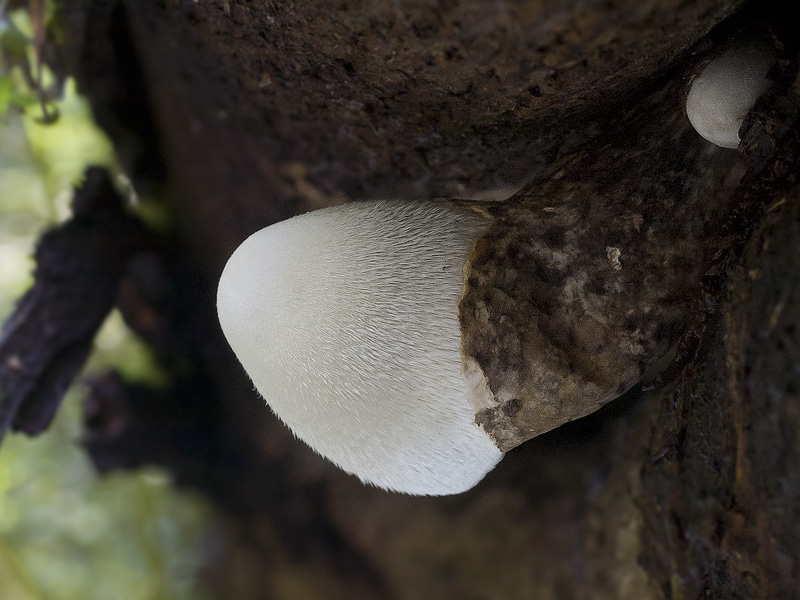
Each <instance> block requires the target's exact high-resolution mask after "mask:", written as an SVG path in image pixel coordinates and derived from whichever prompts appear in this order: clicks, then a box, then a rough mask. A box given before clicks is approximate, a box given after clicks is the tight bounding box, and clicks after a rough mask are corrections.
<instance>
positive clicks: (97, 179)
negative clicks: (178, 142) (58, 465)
mask: <svg viewBox="0 0 800 600" xmlns="http://www.w3.org/2000/svg"><path fill="white" fill-rule="evenodd" d="M73 212H74V216H73V217H72V218H71V219H70V220H69V221H67V222H66V223H64V224H63V225H61V226H59V227H57V228H54V229H51V230H49V231H47V232H46V233H45V234H44V235H43V236H42V238H41V239H40V240H39V243H38V245H37V248H36V252H35V259H36V270H35V272H34V276H35V282H34V284H33V287H32V288H31V289H30V290H29V291H28V292H27V293H26V294H25V295H24V296H23V297H22V298H21V299H20V300H19V302H18V304H17V307H16V309H15V310H14V312H13V314H12V315H11V316H10V317H9V318H8V320H7V321H6V323H5V325H4V326H3V329H2V332H0V439H2V436H4V435H5V432H6V431H7V430H8V429H9V428H11V429H12V430H14V431H21V432H24V433H26V434H28V435H38V434H39V433H41V432H42V431H43V430H44V429H46V428H47V427H48V425H49V424H50V422H51V421H52V419H53V417H54V415H55V412H56V410H57V409H58V407H59V405H60V404H61V400H62V398H63V397H64V394H65V393H66V391H67V388H68V387H69V385H70V383H71V382H72V381H73V379H74V378H75V376H76V375H77V373H78V372H79V370H80V369H81V367H82V366H83V363H84V362H85V361H86V358H87V356H88V355H89V351H90V350H91V346H92V340H93V339H94V337H95V335H96V333H97V331H98V329H99V328H100V325H101V324H102V323H103V320H104V319H105V318H106V316H107V315H108V313H109V312H110V311H111V309H112V307H113V306H114V302H115V299H116V294H117V284H118V281H119V278H120V275H121V273H122V271H123V269H124V267H125V265H126V263H127V261H128V259H129V258H130V256H131V255H132V254H133V253H134V252H135V251H136V250H137V249H138V248H140V247H141V246H142V245H143V244H144V238H145V235H144V234H145V231H144V228H143V227H142V225H141V224H140V223H139V221H137V220H136V219H135V218H133V217H131V216H129V215H127V214H126V213H125V211H124V207H123V201H122V199H121V198H120V197H119V196H118V195H117V193H116V191H115V190H114V188H113V186H112V185H111V181H110V180H109V177H108V174H107V173H106V172H105V171H104V170H102V169H99V168H90V169H89V170H88V171H87V172H86V179H85V182H84V184H83V186H82V187H81V188H79V189H77V190H76V192H75V199H74V201H73Z"/></svg>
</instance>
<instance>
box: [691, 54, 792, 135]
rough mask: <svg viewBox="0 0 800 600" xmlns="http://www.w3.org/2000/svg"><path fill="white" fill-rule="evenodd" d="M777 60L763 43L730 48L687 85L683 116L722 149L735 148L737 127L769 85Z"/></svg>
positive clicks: (775, 55) (737, 133) (698, 131)
mask: <svg viewBox="0 0 800 600" xmlns="http://www.w3.org/2000/svg"><path fill="white" fill-rule="evenodd" d="M776 60H777V54H776V52H775V49H774V48H773V47H772V46H769V45H767V44H765V43H762V44H750V45H743V46H734V47H732V48H730V49H729V50H727V51H725V52H723V53H722V54H721V55H720V56H718V57H717V58H714V59H713V60H711V61H710V62H709V63H708V64H707V65H706V66H705V68H704V69H703V70H702V71H701V73H700V74H699V75H697V77H696V78H695V79H694V81H693V82H692V84H691V89H690V90H689V94H688V95H687V97H686V114H687V115H688V117H689V121H691V123H692V126H693V127H694V128H695V129H696V130H697V133H699V134H700V135H702V136H703V137H704V138H705V139H707V140H708V141H709V142H711V143H712V144H716V145H717V146H722V147H723V148H736V147H738V146H739V141H740V140H739V128H740V127H741V126H742V122H743V121H744V119H745V117H746V116H747V113H749V112H750V109H752V108H753V106H754V105H755V103H756V100H758V98H759V97H760V96H761V95H762V94H763V93H764V92H765V91H767V89H768V88H769V86H770V81H769V80H768V79H767V73H768V72H769V70H770V69H771V68H772V65H774V64H775V61H776Z"/></svg>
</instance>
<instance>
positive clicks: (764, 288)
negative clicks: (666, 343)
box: [61, 0, 800, 599]
mask: <svg viewBox="0 0 800 600" xmlns="http://www.w3.org/2000/svg"><path fill="white" fill-rule="evenodd" d="M65 10H66V13H65V24H66V26H67V36H66V40H67V44H66V46H65V47H64V49H63V52H62V55H61V56H62V60H63V64H64V69H66V70H67V71H69V72H72V73H75V74H76V75H77V77H78V79H79V82H80V85H81V89H82V91H83V92H84V93H85V94H88V95H89V97H90V98H91V99H92V102H93V105H94V107H95V111H96V114H97V117H98V119H99V120H100V122H101V124H102V125H103V126H104V127H105V128H106V130H107V131H108V132H109V133H110V134H111V135H112V137H113V139H114V140H115V143H116V144H117V147H118V149H119V151H120V153H121V154H122V156H123V159H124V160H125V162H126V163H127V165H128V167H129V170H130V172H131V173H132V175H133V176H134V179H135V181H136V182H137V183H138V184H139V185H146V184H147V182H152V181H154V180H155V181H161V182H166V183H167V184H168V185H167V189H168V193H167V194H165V196H166V200H165V202H166V203H168V206H169V208H170V210H171V211H172V214H173V215H174V221H175V224H176V227H177V234H176V239H175V240H173V241H171V242H170V244H168V245H167V246H166V247H168V248H170V250H169V251H165V252H162V253H161V254H160V255H158V256H151V257H150V258H149V259H146V260H144V263H142V264H140V266H139V268H138V269H137V268H133V269H130V270H129V273H128V275H127V278H126V283H124V285H123V286H122V292H121V301H120V302H121V305H122V306H123V308H124V310H125V314H126V318H128V320H129V322H131V323H132V325H133V326H134V327H135V328H136V329H137V330H138V331H139V332H140V333H141V334H142V335H143V336H144V337H145V339H147V340H148V342H150V343H151V345H152V346H153V347H154V348H155V349H156V351H157V353H158V355H159V356H160V358H161V360H162V361H163V362H165V364H168V365H171V367H172V371H173V372H174V373H175V385H174V390H173V393H172V394H168V395H166V396H164V395H163V394H162V395H160V396H157V397H156V395H155V392H152V391H150V390H147V389H146V388H141V387H137V386H135V385H129V384H126V383H125V382H122V381H120V380H118V379H115V378H114V377H113V376H109V378H107V379H103V380H100V381H98V382H97V383H96V385H95V390H96V393H95V394H94V396H93V397H92V399H91V402H90V406H91V411H90V417H91V418H90V419H89V426H90V429H89V447H90V449H91V451H92V453H93V456H94V457H95V459H96V460H97V463H98V465H99V466H101V467H105V468H110V467H114V466H133V465H136V464H140V463H142V462H145V461H156V462H162V463H164V464H167V465H169V466H170V467H171V468H172V469H173V470H174V471H175V472H176V474H177V476H178V477H179V480H181V481H184V482H186V483H189V484H192V485H195V486H197V487H200V488H201V489H203V490H205V491H206V492H207V493H208V494H209V495H210V496H211V497H212V498H214V499H215V500H216V501H217V502H218V503H219V504H220V506H222V507H223V508H225V509H226V510H227V511H228V513H229V514H230V527H229V529H228V531H227V533H226V535H227V536H228V538H229V541H230V544H228V545H227V546H226V547H225V550H224V551H221V553H220V555H219V556H217V557H216V562H215V563H214V565H213V566H212V567H211V569H210V577H211V580H212V581H213V582H215V584H216V585H217V586H218V589H220V590H224V594H223V595H224V596H225V597H231V598H237V599H251V598H253V599H255V598H262V597H263V598H267V597H282V598H305V597H325V598H339V597H341V598H419V597H426V598H636V599H642V598H653V599H656V598H726V599H727V598H776V597H780V598H784V597H785V598H789V597H794V596H795V595H797V593H798V592H797V590H798V589H800V566H798V565H800V543H798V539H800V535H799V534H800V532H798V531H797V529H798V523H800V519H798V518H797V517H798V514H797V513H798V510H800V509H798V506H800V502H798V500H800V470H798V467H797V465H798V464H800V462H798V459H800V444H798V440H797V435H796V432H797V430H798V426H800V410H798V404H797V395H798V390H799V389H800V368H799V367H798V365H799V364H800V350H799V349H800V332H799V331H798V329H797V323H798V320H799V319H800V296H799V295H800V279H798V275H797V270H796V264H797V259H798V252H800V251H799V250H798V248H800V213H798V210H799V209H798V200H800V198H798V196H800V191H798V188H797V187H791V186H789V188H788V189H780V190H779V191H778V192H776V195H775V197H771V198H762V200H765V201H769V209H768V211H767V212H766V217H765V218H764V219H763V222H762V223H761V225H760V226H759V228H758V230H757V231H756V233H755V234H754V235H753V236H752V237H751V238H750V239H749V241H747V244H746V247H745V248H744V250H743V254H742V258H741V259H740V260H738V261H737V262H736V263H735V264H734V265H732V269H731V270H730V272H727V271H725V272H723V275H724V277H726V278H727V279H724V281H725V282H726V285H725V286H724V289H723V290H722V292H721V296H720V295H719V294H717V295H715V296H714V298H713V299H712V304H715V305H716V308H717V309H716V310H715V311H712V312H710V313H706V321H705V322H704V327H703V330H702V333H703V335H702V337H701V341H700V344H699V346H691V348H692V353H693V354H694V360H692V361H685V362H683V363H681V367H682V368H681V369H680V370H679V371H677V373H678V375H677V377H672V378H667V379H668V380H667V381H664V386H663V387H662V388H660V389H658V390H656V391H650V392H642V391H641V390H640V389H635V390H633V391H632V392H630V393H628V394H626V395H625V396H624V397H623V398H622V399H620V400H618V401H616V402H614V403H612V404H611V405H609V406H607V407H606V408H604V409H602V410H601V411H599V412H598V413H595V414H594V415H591V416H589V417H587V418H585V419H582V420H580V421H577V422H573V423H571V424H568V425H566V426H564V427H562V428H560V429H558V430H555V431H552V432H550V433H548V434H545V435H543V436H540V437H538V438H535V439H534V440H531V441H530V442H528V443H526V444H524V445H522V446H520V447H519V448H517V449H516V450H514V451H512V452H510V453H509V454H508V456H507V457H506V458H505V460H504V461H503V462H502V463H501V464H500V466H499V467H498V468H497V469H496V470H495V471H494V472H492V473H491V474H490V475H489V476H488V477H487V479H486V480H485V481H484V482H483V483H482V484H481V485H480V486H478V487H477V488H476V489H474V490H473V491H471V492H469V493H467V494H464V495H462V496H458V497H452V498H444V499H429V498H410V497H404V496H399V495H392V494H388V493H384V492H381V491H379V490H374V489H370V488H366V487H364V486H362V485H360V484H359V483H358V482H357V481H355V480H354V479H353V478H351V477H349V476H346V475H343V474H342V473H340V472H338V471H337V470H336V469H334V468H332V467H331V466H330V465H328V464H327V463H325V462H324V461H323V460H322V459H320V458H318V457H316V456H314V455H313V454H312V453H311V452H310V451H309V450H308V449H307V448H305V447H304V446H303V445H302V444H300V443H298V442H296V441H295V440H293V439H292V438H291V436H290V435H289V434H288V432H287V431H286V429H285V428H283V427H282V426H281V425H280V424H279V423H278V422H276V420H275V419H274V418H273V417H271V416H270V415H269V414H268V412H267V410H266V409H265V408H264V407H263V405H262V402H261V401H260V400H259V399H257V398H256V397H255V396H254V394H253V393H252V390H251V386H250V384H249V383H248V381H247V379H246V378H245V376H244V373H243V372H242V371H241V369H240V368H239V366H238V365H237V364H236V362H235V360H234V359H233V357H232V356H231V355H230V352H229V351H228V350H227V347H226V346H225V344H224V342H223V341H222V339H221V338H220V334H219V332H218V330H217V328H216V325H215V322H214V318H213V298H214V287H215V282H216V278H217V276H218V274H219V271H220V270H221V268H222V265H223V264H224V262H225V260H226V259H227V257H228V256H229V254H230V252H231V251H232V250H233V248H234V247H235V246H236V245H237V244H238V243H239V242H240V241H241V240H242V239H244V237H245V236H246V235H247V234H249V233H251V232H253V231H255V230H256V229H258V228H260V227H263V226H265V225H267V224H269V223H271V222H274V221H277V220H280V219H282V218H285V217H287V216H290V215H291V214H293V213H294V212H298V211H301V210H307V209H310V208H316V207H319V206H322V205H325V204H329V203H334V202H338V201H342V200H343V199H358V198H364V197H380V196H393V197H412V196H413V197H417V198H419V199H426V198H431V197H434V196H451V197H461V198H465V197H471V198H476V197H489V198H492V197H498V196H502V195H510V192H511V191H513V190H514V189H517V188H518V187H520V186H521V185H523V184H524V183H525V182H526V181H528V180H530V179H532V178H533V177H534V176H536V175H537V174H538V173H539V172H541V171H542V170H543V169H544V168H545V167H546V166H547V165H548V164H551V163H552V162H553V161H554V160H555V159H557V158H558V157H561V156H564V155H566V154H568V153H575V154H576V155H580V153H581V152H582V150H581V148H588V147H590V145H596V144H599V143H602V133H603V131H605V130H606V127H605V126H606V125H607V124H608V122H610V121H612V120H613V119H614V118H615V115H617V114H619V112H618V111H621V110H636V108H637V103H638V102H640V101H641V99H642V98H644V97H645V96H646V95H647V94H649V93H651V92H652V91H653V90H657V89H660V88H661V87H663V85H664V84H665V82H667V81H669V80H673V81H674V80H675V79H676V78H680V77H682V76H683V74H684V72H685V70H686V69H687V67H688V66H690V65H691V64H692V63H693V62H694V61H695V60H696V57H697V56H698V55H699V54H701V53H703V52H705V51H707V50H709V49H710V48H713V47H714V45H715V44H717V43H719V42H721V41H724V40H725V39H727V38H728V37H729V36H730V35H731V34H733V33H735V32H736V31H737V30H739V29H740V28H743V27H746V26H752V25H753V23H754V22H755V21H758V20H759V19H766V20H772V21H773V22H777V23H780V22H782V21H784V22H791V18H788V17H787V16H785V15H781V11H785V10H787V9H785V8H783V7H781V3H779V2H776V3H774V5H772V4H769V5H765V4H764V3H752V4H750V5H745V3H744V2H742V1H737V0H728V1H722V2H714V1H710V0H708V1H706V0H698V1H692V2H681V1H678V0H652V1H649V2H640V1H633V0H620V1H616V2H608V1H602V2H600V1H591V0H590V1H589V2H578V1H568V2H560V1H557V0H539V1H534V0H530V1H519V2H494V3H488V2H478V1H469V0H464V1H440V2H423V1H416V0H409V1H407V2H401V3H396V2H395V3H390V2H384V3H379V4H377V5H376V4H375V3H369V2H360V1H355V2H342V3H338V4H336V5H333V6H328V5H325V4H321V3H307V4H300V3H289V2H278V1H275V2H263V3H250V2H244V1H241V2H238V1H235V0H224V1H223V0H220V1H218V2H199V3H195V2H192V1H191V0H185V1H184V0H157V1H144V2H141V1H134V0H101V1H97V0H93V1H89V0H84V2H75V3H70V5H69V6H68V7H65ZM795 16H796V15H795ZM776 17H777V18H776ZM674 101H675V102H679V98H677V97H676V98H674ZM656 116H657V115H656ZM796 168H797V164H796V157H795V158H794V159H793V160H792V161H789V163H788V169H789V172H790V173H789V175H790V177H789V180H791V175H792V174H793V173H794V171H795V170H796ZM783 175H784V176H785V175H786V174H785V173H784V174H783ZM784 181H785V179H784ZM750 225H752V220H748V222H747V223H743V224H742V227H741V228H740V229H739V230H738V232H739V233H740V234H741V236H742V239H743V240H744V239H746V235H747V233H748V227H750ZM153 281H158V282H160V283H158V284H153ZM154 289H155V290H156V292H153V290H154ZM700 295H701V289H700V285H699V282H698V296H700ZM153 315H155V316H157V317H158V319H156V321H155V322H157V323H161V325H160V326H152V324H153V322H154V321H153V319H152V318H144V316H149V317H152V316H153ZM148 324H149V325H148ZM187 365H188V366H187ZM198 382H202V385H198ZM189 406H192V407H193V408H192V410H191V411H190V410H189V409H188V407H189ZM181 419H184V420H185V421H186V423H187V425H186V427H185V428H181V427H178V428H175V427H168V428H164V427H162V426H161V423H163V422H169V423H174V422H175V421H177V420H181ZM112 425H113V426H112ZM187 432H188V433H187ZM195 442H196V443H195Z"/></svg>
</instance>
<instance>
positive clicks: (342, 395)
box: [218, 82, 745, 495]
mask: <svg viewBox="0 0 800 600" xmlns="http://www.w3.org/2000/svg"><path fill="white" fill-rule="evenodd" d="M678 97H679V90H678V85H677V83H675V82H673V83H672V84H668V85H667V86H666V87H665V88H664V89H662V90H661V91H659V92H656V93H653V94H651V95H650V96H649V97H647V98H645V99H644V100H643V101H642V102H641V103H640V105H639V106H637V107H636V108H635V109H634V110H629V111H627V112H622V113H620V114H619V115H618V116H617V117H616V118H615V119H613V120H611V121H609V124H608V125H607V128H606V130H605V131H604V133H603V135H602V139H603V142H602V144H599V143H598V144H597V147H595V148H591V149H588V150H587V149H582V150H581V151H580V152H576V153H573V154H571V155H569V156H565V157H563V158H561V159H559V160H558V161H556V162H555V163H554V164H552V165H551V166H550V167H549V168H548V170H547V171H546V172H545V173H543V174H542V175H541V176H538V177H537V178H536V179H534V180H533V181H531V182H530V183H529V184H528V185H527V186H526V187H525V188H523V189H522V190H521V191H520V192H518V193H517V194H515V195H514V196H513V197H512V198H510V199H508V200H505V201H499V202H487V203H481V202H476V201H448V202H421V203H403V202H394V201H377V202H359V203H353V204H350V205H345V206H341V207H335V208H328V209H323V210H320V211H317V212H313V213H309V214H306V215H302V216H300V217H295V218H293V219H290V220H289V221H285V222H282V223H278V224H276V225H272V226H270V227H267V228H266V229H263V230H261V231H259V232H256V233H255V234H253V235H252V236H251V237H250V238H248V239H247V240H246V241H245V242H244V243H243V244H242V245H241V246H240V247H239V248H238V249H237V250H236V251H235V252H234V254H233V256H232V257H231V258H230V260H229V262H228V264H227V266H226V267H225V270H224V272H223V274H222V277H221V280H220V284H219V290H218V311H219V318H220V323H221V325H222V329H223V331H224V333H225V335H226V337H227V339H228V341H229V342H230V344H231V346H232V348H233V350H234V352H235V353H236V355H237V357H238V358H239V360H240V361H241V363H242V364H243V366H244V368H245V370H246V371H247V373H248V374H249V375H250V377H251V379H252V380H253V382H254V384H255V386H256V388H257V390H258V391H259V392H260V393H261V395H262V396H263V397H264V398H265V399H266V401H267V402H268V403H269V405H270V406H271V407H272V409H273V410H274V411H275V412H276V413H277V415H278V416H279V417H280V418H281V419H282V420H284V421H285V422H286V424H288V425H289V427H290V428H291V429H292V430H293V431H294V433H295V434H296V435H297V436H298V437H299V438H300V439H302V440H303V441H305V442H306V443H308V444H309V445H310V446H311V447H312V448H314V449H315V450H316V451H317V452H319V453H320V454H322V455H323V456H326V457H327V458H329V459H330V460H331V461H333V462H334V463H335V464H337V465H338V466H340V467H342V468H343V469H344V470H346V471H348V472H350V473H353V474H355V475H357V476H358V477H360V478H361V479H362V480H363V481H365V482H368V483H371V484H374V485H376V486H379V487H382V488H386V489H389V490H395V491H401V492H407V493H411V494H429V495H442V494H452V493H458V492H462V491H465V490H467V489H469V488H470V487H472V486H473V485H475V484H476V483H477V482H479V481H480V480H481V479H482V478H483V476H484V475H485V474H486V473H487V472H488V471H489V470H491V469H492V468H493V467H494V466H495V464H496V463H497V462H498V461H499V460H500V459H501V458H502V456H503V453H504V452H506V451H508V450H510V449H512V448H514V447H515V446H517V445H519V444H521V443H522V442H524V441H525V440H528V439H530V438H532V437H534V436H536V435H539V434H541V433H544V432H546V431H549V430H551V429H554V428H556V427H558V426H560V425H562V424H563V423H565V422H567V421H570V420H572V419H576V418H579V417H582V416H584V415H587V414H589V413H591V412H593V411H595V410H597V409H598V408H600V407H601V406H603V405H604V404H606V403H607V402H609V401H611V400H613V399H615V398H617V397H618V396H620V395H621V394H623V393H624V392H625V391H626V390H628V389H630V388H631V387H633V386H635V385H636V384H637V383H638V382H639V381H640V380H641V379H642V377H643V375H644V374H645V373H646V372H647V371H648V369H649V368H651V367H652V365H653V364H654V363H656V361H658V360H660V359H661V358H662V357H664V356H665V355H666V354H667V353H668V352H669V350H670V349H671V348H672V347H673V346H674V345H675V343H676V341H677V339H678V338H679V336H680V334H681V332H682V330H683V327H684V325H685V322H686V315H687V312H688V306H689V305H690V303H691V302H692V301H693V299H695V298H696V295H697V293H698V281H699V280H700V277H701V274H702V273H703V270H704V266H705V262H704V261H705V256H706V255H707V254H708V250H709V248H708V246H709V243H710V242H709V241H708V240H711V239H713V230H714V227H715V226H716V224H717V223H718V221H719V215H720V214H721V213H722V212H724V211H725V209H726V207H727V205H728V202H729V200H730V198H731V195H732V194H733V191H734V190H735V188H736V186H737V185H738V183H739V180H740V179H741V177H742V175H743V174H744V172H745V165H744V161H743V159H742V157H741V156H740V155H739V154H738V153H731V152H727V151H725V150H722V149H720V148H718V147H717V146H713V145H711V144H707V143H705V142H704V141H703V140H702V139H701V138H700V137H699V136H698V135H697V134H696V133H695V131H694V130H693V129H692V126H691V125H690V124H689V123H688V122H687V120H686V117H685V115H684V114H683V112H682V110H681V108H680V106H679V103H678V102H677V100H676V99H677V98H678ZM609 249H611V250H613V252H611V251H610V250H609Z"/></svg>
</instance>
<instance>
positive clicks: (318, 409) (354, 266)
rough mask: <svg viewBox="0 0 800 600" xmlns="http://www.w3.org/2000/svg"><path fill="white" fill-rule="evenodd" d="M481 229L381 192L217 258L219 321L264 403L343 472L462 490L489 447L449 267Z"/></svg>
mask: <svg viewBox="0 0 800 600" xmlns="http://www.w3.org/2000/svg"><path fill="white" fill-rule="evenodd" d="M487 226H488V224H487V222H486V221H485V220H483V219H480V218H478V217H477V216H475V215H472V214H470V213H468V212H466V211H464V210H462V209H459V208H457V207H454V206H451V205H446V204H438V203H430V202H427V203H403V202H389V201H384V202H380V201H379V202H365V203H353V204H346V205H343V206H337V207H332V208H326V209H323V210H319V211H316V212H311V213H308V214H305V215H302V216H299V217H295V218H293V219H289V220H288V221H284V222H282V223H278V224H276V225H272V226H271V227H267V228H266V229H262V230H261V231H259V232H257V233H254V234H253V235H252V236H250V237H249V238H248V239H247V240H245V242H244V243H242V245H241V246H239V248H238V249H237V250H236V251H235V252H234V254H233V255H232V256H231V258H230V260H229V261H228V264H227V265H226V266H225V270H224V272H223V273H222V277H221V279H220V283H219V290H218V296H217V308H218V312H219V320H220V324H221V325H222V330H223V332H224V333H225V336H226V337H227V339H228V342H229V343H230V345H231V347H232V348H233V350H234V352H235V353H236V356H237V357H238V358H239V360H240V361H241V363H242V365H243V366H244V368H245V370H246V371H247V373H248V374H249V375H250V377H251V379H252V380H253V382H254V384H255V386H256V388H257V389H258V391H259V392H260V393H261V395H262V396H263V397H264V398H265V399H266V401H267V403H268V404H269V405H270V406H271V407H272V409H273V410H274V411H275V413H276V414H277V415H278V416H279V417H280V418H281V419H282V420H283V421H284V422H285V423H286V424H287V425H288V426H289V427H290V428H291V429H292V431H293V432H294V433H295V435H297V437H299V438H300V439H301V440H303V441H304V442H306V443H307V444H308V445H309V446H311V447H312V448H313V449H314V450H316V451H317V452H319V453H320V454H321V455H323V456H325V457H326V458H328V459H330V460H331V461H332V462H333V463H335V464H336V465H338V466H339V467H341V468H342V469H344V470H345V471H347V472H349V473H353V474H355V475H357V476H358V477H359V478H361V480H362V481H364V482H367V483H371V484H373V485H376V486H378V487H382V488H385V489H389V490H394V491H399V492H406V493H409V494H421V495H443V494H456V493H459V492H463V491H466V490H468V489H469V488H471V487H473V486H474V485H476V484H477V483H478V482H479V481H480V480H481V479H482V478H483V477H484V475H486V473H487V472H489V471H490V470H491V469H492V468H493V467H494V466H495V465H496V464H497V462H498V461H499V460H500V459H501V458H502V456H503V454H502V452H500V450H499V449H498V448H497V447H496V446H495V444H494V443H493V442H492V441H491V439H490V438H489V437H488V436H487V435H486V434H485V433H484V432H483V430H482V429H481V428H480V427H479V426H478V425H476V424H475V422H474V420H475V414H474V411H473V409H472V407H471V406H470V404H469V401H468V400H467V387H466V383H465V381H464V379H463V377H462V375H461V355H460V344H461V334H460V329H459V321H458V302H459V300H460V298H461V295H462V290H463V269H464V265H465V263H466V260H467V256H468V254H469V252H470V250H471V248H472V246H473V245H474V244H475V242H476V241H477V239H478V237H480V235H481V234H482V233H483V232H484V231H485V230H486V228H487Z"/></svg>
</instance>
